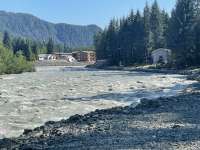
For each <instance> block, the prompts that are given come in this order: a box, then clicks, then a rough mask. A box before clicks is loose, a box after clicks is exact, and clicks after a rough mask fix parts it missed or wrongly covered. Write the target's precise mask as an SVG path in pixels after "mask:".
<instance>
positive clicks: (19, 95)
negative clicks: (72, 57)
mask: <svg viewBox="0 0 200 150" xmlns="http://www.w3.org/2000/svg"><path fill="white" fill-rule="evenodd" d="M36 70H37V71H36V72H33V73H23V74H17V75H15V74H14V75H3V76H0V138H3V137H14V136H19V135H20V134H21V133H22V132H23V130H24V129H33V128H35V127H38V126H40V125H42V124H44V123H45V122H46V121H50V120H53V121H58V120H61V119H67V118H68V117H70V116H72V115H75V114H85V113H88V112H91V111H94V110H96V109H105V108H111V107H116V106H126V105H129V104H131V103H138V102H139V100H140V99H141V98H156V97H161V96H174V95H176V94H178V93H180V92H182V91H183V90H184V89H185V88H186V87H187V86H188V85H190V84H192V83H193V81H188V80H186V79H185V77H184V76H181V75H163V74H152V73H137V72H128V71H98V70H86V69H83V68H81V67H80V68H79V67H76V68H69V67H68V68H64V67H38V68H37V69H36Z"/></svg>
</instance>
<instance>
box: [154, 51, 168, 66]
mask: <svg viewBox="0 0 200 150" xmlns="http://www.w3.org/2000/svg"><path fill="white" fill-rule="evenodd" d="M151 56H152V60H153V64H158V63H164V64H168V63H169V62H170V61H171V57H172V51H171V50H170V49H164V48H160V49H157V50H155V51H153V52H152V54H151Z"/></svg>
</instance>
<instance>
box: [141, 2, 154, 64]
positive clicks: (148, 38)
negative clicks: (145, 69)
mask: <svg viewBox="0 0 200 150" xmlns="http://www.w3.org/2000/svg"><path fill="white" fill-rule="evenodd" d="M143 15H144V17H143V19H144V45H145V61H146V63H149V62H150V54H151V51H152V49H153V48H152V32H151V26H150V16H151V9H150V7H149V5H148V3H146V6H145V8H144V12H143Z"/></svg>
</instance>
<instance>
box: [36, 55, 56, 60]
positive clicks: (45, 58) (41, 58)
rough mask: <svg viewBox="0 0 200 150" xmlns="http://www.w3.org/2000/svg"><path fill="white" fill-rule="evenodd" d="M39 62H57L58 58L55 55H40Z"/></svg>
mask: <svg viewBox="0 0 200 150" xmlns="http://www.w3.org/2000/svg"><path fill="white" fill-rule="evenodd" d="M38 60H40V61H42V60H56V56H55V55H53V54H39V55H38Z"/></svg>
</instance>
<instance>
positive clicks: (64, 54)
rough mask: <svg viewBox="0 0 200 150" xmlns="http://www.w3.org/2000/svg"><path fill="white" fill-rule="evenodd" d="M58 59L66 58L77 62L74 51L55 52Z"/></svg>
mask: <svg viewBox="0 0 200 150" xmlns="http://www.w3.org/2000/svg"><path fill="white" fill-rule="evenodd" d="M55 56H56V59H58V60H66V61H68V62H75V61H76V59H75V58H74V57H73V56H72V53H55Z"/></svg>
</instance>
